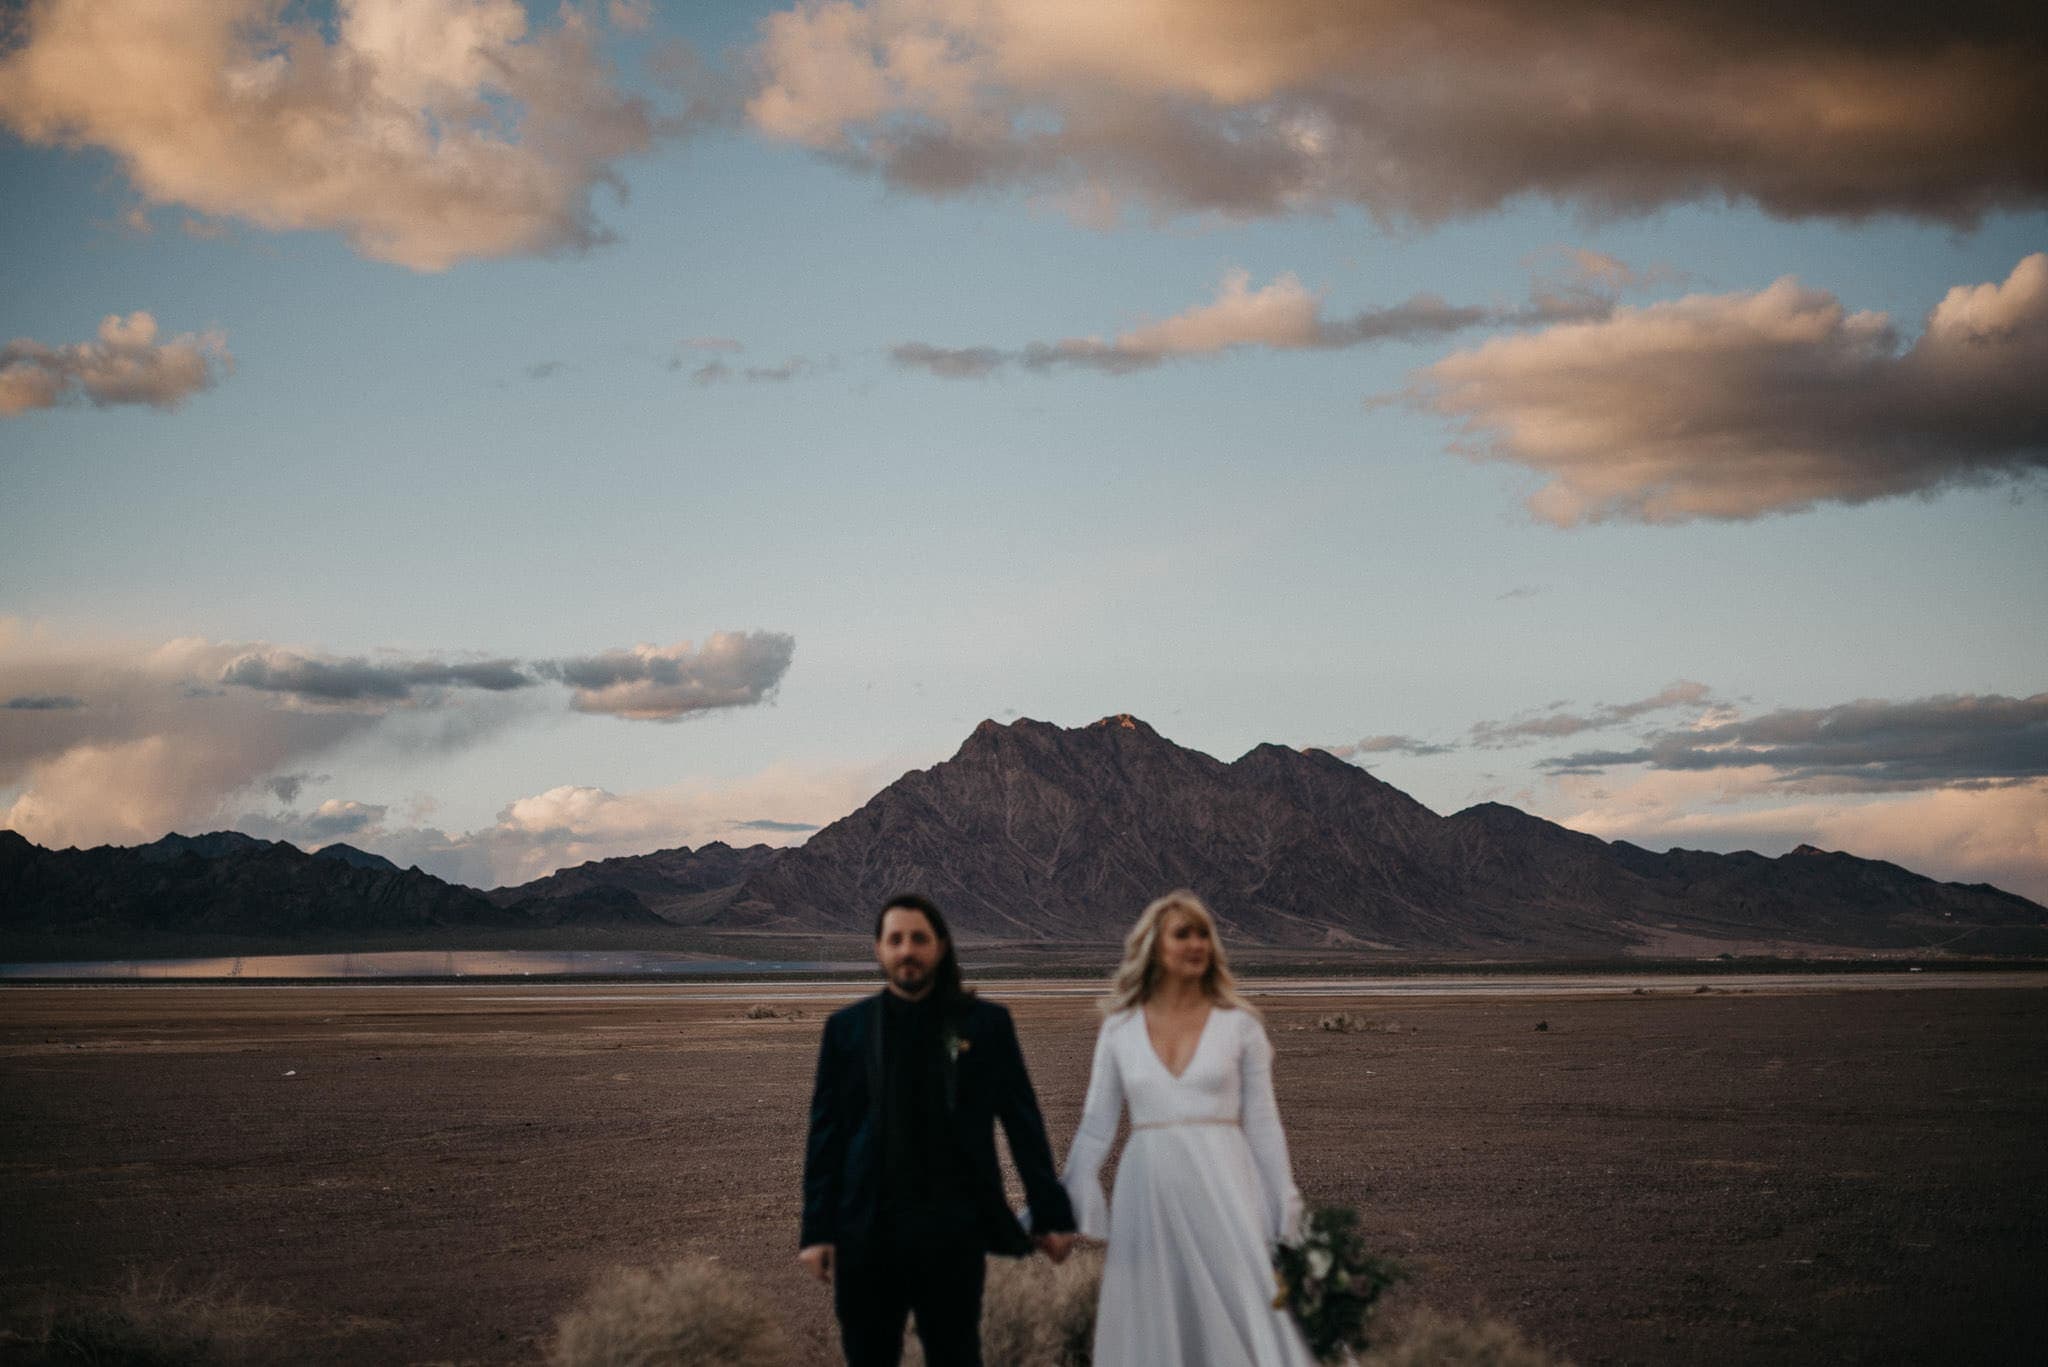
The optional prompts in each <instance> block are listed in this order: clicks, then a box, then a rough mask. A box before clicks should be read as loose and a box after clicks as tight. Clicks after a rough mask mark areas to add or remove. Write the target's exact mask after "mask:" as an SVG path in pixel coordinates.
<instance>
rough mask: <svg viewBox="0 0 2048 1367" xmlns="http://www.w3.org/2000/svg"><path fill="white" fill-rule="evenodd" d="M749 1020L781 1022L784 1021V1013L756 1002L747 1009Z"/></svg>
mask: <svg viewBox="0 0 2048 1367" xmlns="http://www.w3.org/2000/svg"><path fill="white" fill-rule="evenodd" d="M747 1019H748V1020H750V1021H772V1020H780V1019H782V1013H781V1012H780V1011H777V1010H776V1009H775V1008H774V1007H772V1006H765V1005H763V1004H762V1003H760V1002H756V1003H754V1004H753V1005H752V1006H750V1007H748V1008H747Z"/></svg>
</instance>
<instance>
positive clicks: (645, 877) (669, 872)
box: [486, 840, 782, 925]
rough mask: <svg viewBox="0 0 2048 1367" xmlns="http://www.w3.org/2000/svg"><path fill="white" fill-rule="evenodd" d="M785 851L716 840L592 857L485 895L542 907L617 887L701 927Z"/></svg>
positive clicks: (674, 920) (664, 914) (673, 919)
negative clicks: (751, 876) (752, 876)
mask: <svg viewBox="0 0 2048 1367" xmlns="http://www.w3.org/2000/svg"><path fill="white" fill-rule="evenodd" d="M781 853H782V851H781V850H779V849H777V848H775V847H774V846H772V845H748V846H746V847H745V848H740V849H736V848H734V847H733V846H731V845H728V844H726V843H725V842H724V841H722V840H714V841H712V842H711V843H710V844H708V845H701V846H699V847H698V848H697V849H695V850H692V849H690V848H689V847H688V846H678V847H677V848H675V849H672V850H656V851H654V852H653V853H652V854H636V855H626V856H623V857H621V858H617V859H599V860H592V861H591V862H589V863H585V864H578V865H576V866H575V867H574V868H567V869H558V870H556V871H555V872H554V873H551V874H549V875H548V876H547V877H545V878H536V879H534V880H533V881H532V882H531V883H521V884H519V885H517V886H516V887H505V888H494V889H492V890H491V891H490V892H489V893H487V894H486V896H488V897H489V898H490V899H491V900H492V901H493V902H495V903H497V904H498V905H499V906H502V907H510V906H517V905H522V904H527V905H531V906H533V907H535V908H539V907H544V906H546V905H549V904H552V903H556V902H562V901H566V900H570V899H574V898H577V897H579V896H585V895H588V894H590V893H592V892H594V891H600V890H602V891H607V892H609V891H618V892H625V893H630V894H631V895H632V896H633V898H634V899H635V900H636V901H637V902H638V903H639V904H640V905H641V906H643V907H645V908H646V909H647V910H648V911H650V912H652V913H654V915H656V916H657V917H659V918H660V919H662V920H664V921H667V922H670V923H671V924H674V925H697V924H700V923H702V922H703V921H705V920H707V919H709V918H710V917H711V916H712V915H713V914H715V913H716V912H717V911H718V910H719V909H721V908H723V907H724V906H725V905H726V903H728V902H730V901H731V900H732V898H733V894H734V893H735V892H737V891H738V890H739V886H740V884H741V882H743V881H744V880H745V879H746V878H747V876H748V875H749V874H752V873H754V872H755V871H756V870H758V869H762V868H765V867H767V865H768V864H769V863H770V862H771V861H773V860H774V858H775V857H776V856H777V855H779V854H781Z"/></svg>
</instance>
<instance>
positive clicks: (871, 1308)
mask: <svg viewBox="0 0 2048 1367" xmlns="http://www.w3.org/2000/svg"><path fill="white" fill-rule="evenodd" d="M987 1266H988V1262H987V1255H986V1254H985V1253H984V1252H983V1251H982V1247H981V1243H980V1241H979V1240H968V1239H963V1238H960V1237H958V1236H953V1237H946V1236H938V1237H930V1236H924V1237H920V1236H918V1235H913V1234H910V1233H909V1232H908V1231H905V1232H902V1233H896V1232H893V1231H889V1230H881V1231H878V1232H877V1235H876V1237H875V1238H874V1239H872V1240H864V1241H863V1242H862V1243H861V1245H859V1246H858V1247H847V1248H841V1249H839V1250H838V1251H837V1259H836V1265H835V1266H834V1268H833V1271H832V1308H833V1309H834V1310H836V1311H837V1312H838V1313H839V1340H840V1343H841V1344H842V1346H844V1348H845V1349H846V1363H847V1367H897V1363H899V1362H900V1361H902V1358H903V1322H904V1318H905V1317H906V1316H908V1315H911V1314H915V1315H916V1316H917V1337H918V1341H919V1342H921V1343H923V1344H924V1360H925V1362H926V1363H927V1364H928V1367H981V1283H982V1277H983V1275H984V1273H985V1272H986V1270H987Z"/></svg>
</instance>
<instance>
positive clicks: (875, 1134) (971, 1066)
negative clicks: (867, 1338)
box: [798, 993, 1074, 1256]
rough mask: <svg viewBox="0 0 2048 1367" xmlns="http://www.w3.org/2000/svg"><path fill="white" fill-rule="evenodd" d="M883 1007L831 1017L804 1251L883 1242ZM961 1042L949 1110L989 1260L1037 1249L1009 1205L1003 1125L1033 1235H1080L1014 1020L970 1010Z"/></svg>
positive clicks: (962, 1015)
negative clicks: (877, 1232)
mask: <svg viewBox="0 0 2048 1367" xmlns="http://www.w3.org/2000/svg"><path fill="white" fill-rule="evenodd" d="M881 1026H882V999H881V995H880V994H879V993H877V994H876V995H875V996H872V997H868V998H866V999H865V1000H862V1001H857V1002H855V1003H854V1004H853V1005H851V1006H848V1007H844V1008H842V1009H840V1010H838V1011H835V1012H833V1013H832V1015H831V1016H830V1018H828V1019H827V1020H826V1022H825V1034H824V1038H823V1039H822V1040H821V1041H820V1042H819V1045H818V1073H817V1079H816V1081H815V1083H814V1084H813V1086H812V1091H811V1135H810V1143H809V1145H808V1147H807V1148H806V1150H805V1153H804V1215H803V1229H802V1233H801V1235H800V1238H799V1241H798V1242H799V1246H801V1247H805V1248H808V1247H810V1246H811V1245H812V1244H841V1245H851V1246H858V1245H860V1244H861V1243H862V1242H863V1241H864V1240H866V1239H867V1238H868V1237H869V1235H870V1234H871V1233H872V1232H873V1230H874V1225H875V1216H876V1204H877V1201H878V1199H879V1193H880V1188H881V1152H880V1148H881V1137H882V1114H881V1107H882V1028H881ZM946 1028H947V1030H948V1032H949V1033H951V1034H952V1035H954V1036H955V1037H957V1038H958V1040H959V1041H960V1047H959V1048H958V1049H957V1050H956V1051H949V1052H951V1053H952V1061H951V1063H950V1065H949V1066H948V1068H947V1079H946V1080H947V1086H946V1109H947V1112H948V1113H949V1115H950V1116H951V1119H952V1139H953V1142H954V1144H955V1145H956V1146H957V1149H956V1151H957V1153H958V1155H959V1159H960V1167H961V1170H962V1171H963V1172H965V1173H966V1174H967V1175H968V1178H969V1182H970V1184H971V1186H972V1188H973V1191H974V1200H975V1206H976V1209H975V1212H974V1213H975V1217H976V1218H975V1227H976V1228H977V1229H978V1230H979V1231H980V1233H981V1236H982V1241H983V1247H985V1248H986V1249H987V1250H988V1251H989V1252H991V1253H1005V1254H1010V1255H1012V1256H1017V1255H1021V1254H1025V1253H1028V1252H1030V1251H1031V1240H1030V1237H1029V1236H1027V1235H1026V1234H1025V1232H1024V1229H1023V1227H1022V1226H1021V1225H1019V1224H1018V1223H1017V1217H1016V1216H1015V1215H1013V1214H1011V1212H1010V1206H1009V1202H1008V1201H1007V1200H1005V1199H1004V1197H1003V1176H1002V1172H1001V1171H1000V1170H999V1169H998V1168H997V1166H996V1136H995V1122H996V1121H998V1120H1000V1121H1001V1122H1002V1125H1003V1134H1004V1135H1005V1136H1006V1137H1007V1138H1008V1139H1009V1142H1010V1158H1011V1160H1012V1161H1013V1162H1015V1163H1016V1165H1017V1175H1018V1176H1019V1177H1021V1178H1023V1179H1024V1193H1025V1197H1026V1199H1027V1201H1028V1202H1029V1204H1030V1209H1031V1227H1032V1229H1033V1230H1035V1231H1036V1232H1038V1233H1041V1234H1050V1233H1060V1232H1064V1231H1067V1230H1071V1229H1073V1227H1074V1212H1073V1207H1072V1206H1071V1205H1069V1204H1068V1201H1067V1193H1066V1191H1065V1190H1064V1189H1063V1188H1062V1187H1061V1186H1060V1182H1059V1176H1058V1174H1057V1173H1056V1172H1055V1171H1054V1169H1053V1163H1052V1146H1051V1145H1050V1144H1049V1143H1047V1142H1046V1138H1045V1122H1044V1121H1043V1120H1042V1119H1040V1117H1039V1114H1038V1098H1037V1097H1036V1096H1035V1095H1034V1094H1033V1093H1032V1090H1031V1078H1030V1076H1029V1074H1027V1073H1026V1072H1025V1071H1024V1055H1023V1053H1022V1052H1021V1051H1020V1050H1019V1049H1018V1047H1017V1031H1016V1027H1015V1026H1013V1025H1012V1024H1011V1023H1010V1013H1009V1012H1008V1011H1006V1010H1004V1009H1003V1008H1002V1007H1000V1006H997V1005H995V1004H994V1003H992V1002H985V1001H982V1000H981V999H979V998H974V999H972V1000H970V1001H968V1002H966V1003H965V1004H964V1005H963V1006H962V1008H961V1010H960V1011H959V1012H958V1013H957V1014H956V1015H955V1016H954V1017H953V1019H952V1021H951V1022H950V1023H949V1024H948V1026H947V1027H946Z"/></svg>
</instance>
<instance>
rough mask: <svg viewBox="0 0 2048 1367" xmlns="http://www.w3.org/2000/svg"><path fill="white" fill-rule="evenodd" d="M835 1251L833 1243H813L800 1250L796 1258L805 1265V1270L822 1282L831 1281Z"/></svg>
mask: <svg viewBox="0 0 2048 1367" xmlns="http://www.w3.org/2000/svg"><path fill="white" fill-rule="evenodd" d="M834 1251H835V1250H834V1248H833V1246H832V1245H831V1244H812V1245H811V1246H810V1247H809V1248H806V1249H802V1250H800V1251H799V1252H798V1253H797V1255H796V1260H797V1261H798V1262H800V1263H802V1264H803V1265H804V1271H806V1272H808V1273H810V1274H811V1275H812V1276H813V1277H816V1278H817V1279H818V1280H819V1281H821V1282H829V1281H831V1280H832V1255H833V1253H834Z"/></svg>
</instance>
